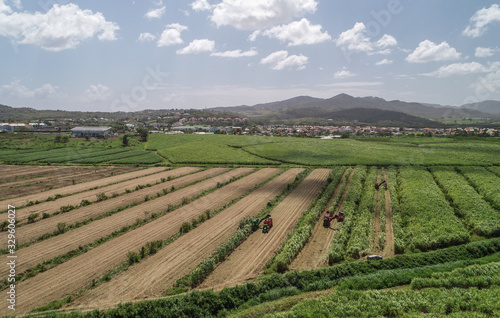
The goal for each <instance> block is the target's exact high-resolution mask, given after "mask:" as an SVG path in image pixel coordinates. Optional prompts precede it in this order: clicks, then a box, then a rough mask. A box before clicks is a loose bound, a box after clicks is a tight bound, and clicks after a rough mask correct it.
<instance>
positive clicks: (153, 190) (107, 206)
mask: <svg viewBox="0 0 500 318" xmlns="http://www.w3.org/2000/svg"><path fill="white" fill-rule="evenodd" d="M196 170H199V169H198V168H194V167H192V168H191V167H185V168H178V169H173V170H170V171H167V172H163V173H159V174H155V175H153V176H150V178H158V180H160V179H159V177H160V176H161V175H163V176H165V178H167V175H170V176H181V175H185V174H187V173H190V172H193V171H196ZM227 170H228V169H224V168H214V169H209V170H207V171H202V172H199V173H195V174H191V175H188V176H184V177H181V178H178V179H175V180H172V181H167V182H164V183H161V184H158V185H156V186H152V187H149V188H144V189H142V190H138V191H134V192H132V193H129V194H124V195H122V196H119V197H116V198H111V199H108V200H105V201H101V202H97V203H94V204H92V205H89V206H85V207H81V208H79V209H77V210H73V211H70V212H68V213H61V214H58V215H55V216H52V217H50V218H48V219H42V220H40V221H38V222H35V223H32V224H27V225H24V226H23V227H20V228H19V229H18V231H17V235H16V238H17V241H18V245H20V244H25V243H28V242H29V241H32V240H35V239H37V238H39V237H40V236H42V235H43V234H45V233H52V232H53V231H55V230H57V224H59V223H65V224H66V226H70V225H73V224H75V223H77V222H82V221H85V220H88V219H90V218H97V217H99V216H100V215H103V214H105V213H107V212H110V211H113V210H116V209H118V208H120V207H124V206H127V205H128V204H131V203H142V202H144V201H145V200H144V198H145V197H146V195H148V196H149V197H151V198H153V197H156V194H157V193H162V192H163V189H167V190H170V188H171V187H172V186H174V187H175V188H177V189H178V188H181V187H184V186H186V185H188V184H191V183H193V182H195V181H198V180H202V179H204V178H207V177H211V176H215V175H217V174H219V173H222V172H224V171H227ZM141 179H142V178H141ZM136 180H139V179H136ZM140 184H144V183H140ZM122 190H125V189H122ZM184 192H186V191H184ZM184 192H183V193H184ZM186 195H187V194H186ZM61 200H62V199H61ZM170 204H172V203H170ZM142 217H144V216H142ZM6 244H7V243H6V242H5V243H3V242H1V241H0V248H5V247H6Z"/></svg>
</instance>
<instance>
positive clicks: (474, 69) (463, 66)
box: [422, 62, 488, 77]
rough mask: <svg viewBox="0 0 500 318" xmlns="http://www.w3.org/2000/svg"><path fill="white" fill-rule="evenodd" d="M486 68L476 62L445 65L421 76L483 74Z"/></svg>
mask: <svg viewBox="0 0 500 318" xmlns="http://www.w3.org/2000/svg"><path fill="white" fill-rule="evenodd" d="M487 71H488V70H487V68H486V67H484V66H483V65H482V64H480V63H477V62H471V63H454V64H450V65H445V66H442V67H440V68H439V69H438V70H437V71H434V72H431V73H425V74H422V75H426V76H432V77H450V76H455V75H465V74H473V73H484V72H487Z"/></svg>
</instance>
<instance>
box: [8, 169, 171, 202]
mask: <svg viewBox="0 0 500 318" xmlns="http://www.w3.org/2000/svg"><path fill="white" fill-rule="evenodd" d="M164 170H166V168H165V167H154V168H148V169H141V170H138V171H133V172H127V173H123V174H119V175H114V176H111V177H107V178H102V179H98V180H93V181H89V182H85V183H80V184H75V185H71V186H67V187H63V188H60V189H52V190H48V191H44V192H40V193H37V194H31V195H27V196H23V197H19V198H14V199H10V200H9V204H10V205H13V206H15V207H21V206H25V205H26V204H28V202H30V201H33V202H35V201H40V202H41V201H45V200H47V198H49V197H54V196H55V195H57V194H59V195H68V194H73V193H79V192H83V191H88V190H90V189H93V188H96V187H103V186H106V185H110V184H114V183H118V182H122V181H125V180H131V179H135V178H139V177H143V176H146V175H148V174H152V173H158V172H160V171H164Z"/></svg>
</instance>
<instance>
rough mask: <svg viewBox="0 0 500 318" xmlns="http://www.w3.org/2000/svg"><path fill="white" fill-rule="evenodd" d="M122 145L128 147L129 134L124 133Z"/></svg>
mask: <svg viewBox="0 0 500 318" xmlns="http://www.w3.org/2000/svg"><path fill="white" fill-rule="evenodd" d="M122 146H123V147H128V136H127V135H123V139H122Z"/></svg>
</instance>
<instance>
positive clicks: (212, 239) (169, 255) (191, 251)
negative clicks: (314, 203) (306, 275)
mask: <svg viewBox="0 0 500 318" xmlns="http://www.w3.org/2000/svg"><path fill="white" fill-rule="evenodd" d="M300 171H302V169H298V168H295V169H290V170H288V171H286V172H285V173H283V174H282V175H280V176H278V177H276V178H275V179H273V180H271V181H270V182H268V183H267V184H265V185H264V186H262V187H261V188H258V189H256V190H255V191H253V192H252V193H251V194H249V195H248V196H246V197H245V198H243V199H242V200H240V201H238V202H237V203H236V204H234V205H232V206H230V207H229V208H227V209H225V210H224V211H222V212H220V213H219V214H218V215H216V216H215V217H213V218H211V219H210V220H207V221H206V222H204V223H203V224H202V225H200V226H199V227H197V228H196V229H194V230H192V231H190V232H189V233H187V234H185V235H183V236H181V237H180V238H179V239H177V240H176V241H175V242H173V243H172V244H170V245H168V246H167V247H165V248H163V249H162V250H161V251H159V252H158V253H157V254H155V255H153V256H151V257H149V258H147V259H146V260H144V261H142V262H140V263H139V264H137V265H135V266H133V267H131V268H129V269H128V270H127V271H125V272H122V273H121V274H120V275H118V276H117V277H116V278H115V279H113V280H111V281H110V282H108V283H105V284H102V285H100V286H99V287H97V288H96V289H94V290H90V291H89V292H88V293H87V294H85V295H83V296H82V297H81V298H79V299H77V300H76V302H74V303H72V304H71V305H70V306H71V307H72V308H74V307H78V308H96V307H98V308H101V309H102V308H108V307H112V306H114V305H116V304H117V303H118V302H126V301H130V300H134V299H141V298H146V297H152V296H153V297H155V296H161V294H162V292H163V291H165V290H166V289H168V288H170V287H172V286H173V285H174V283H175V282H176V280H177V279H179V278H181V277H182V276H184V275H186V274H188V273H189V272H190V271H191V270H192V269H193V268H194V267H196V266H197V265H198V264H199V263H201V262H202V261H203V260H204V259H205V258H207V257H208V256H210V255H211V254H212V252H213V251H215V250H216V249H217V248H218V247H219V246H220V245H222V244H223V243H224V242H225V241H226V240H227V239H229V238H230V237H231V236H232V235H233V234H234V233H236V231H237V229H238V222H239V221H240V220H241V219H242V218H243V217H245V216H250V217H253V216H255V215H256V214H257V213H258V212H260V211H261V210H262V209H263V208H264V207H265V205H266V203H267V202H268V201H269V200H271V199H272V198H274V197H276V196H277V195H279V194H280V193H281V192H282V191H283V190H284V189H286V187H287V185H288V184H290V183H292V182H293V180H294V178H295V176H296V175H297V174H298V173H300ZM143 273H148V275H147V276H145V275H143Z"/></svg>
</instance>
